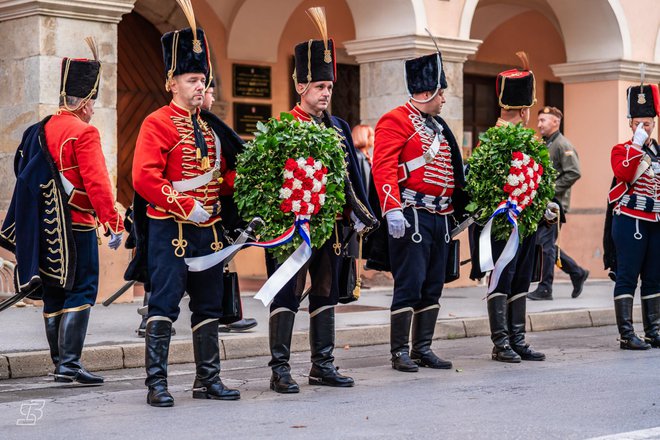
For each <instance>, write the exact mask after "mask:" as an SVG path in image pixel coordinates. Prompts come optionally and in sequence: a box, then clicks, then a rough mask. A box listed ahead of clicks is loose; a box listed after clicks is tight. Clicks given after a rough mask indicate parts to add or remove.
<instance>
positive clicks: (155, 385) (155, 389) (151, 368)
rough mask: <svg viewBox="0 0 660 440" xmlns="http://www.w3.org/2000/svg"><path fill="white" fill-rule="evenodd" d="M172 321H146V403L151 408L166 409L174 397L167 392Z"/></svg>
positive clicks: (161, 318)
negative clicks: (147, 390) (147, 388)
mask: <svg viewBox="0 0 660 440" xmlns="http://www.w3.org/2000/svg"><path fill="white" fill-rule="evenodd" d="M171 336H172V321H170V320H169V319H167V318H164V317H160V316H155V317H151V318H150V319H149V320H148V321H147V328H146V331H145V353H144V355H145V356H144V357H145V359H144V365H145V367H146V370H147V379H146V380H145V381H144V384H145V385H146V386H147V387H149V392H148V394H147V403H148V404H149V405H151V406H157V407H166V406H172V405H174V397H172V395H171V394H170V392H169V391H168V390H167V355H168V354H169V351H170V338H171Z"/></svg>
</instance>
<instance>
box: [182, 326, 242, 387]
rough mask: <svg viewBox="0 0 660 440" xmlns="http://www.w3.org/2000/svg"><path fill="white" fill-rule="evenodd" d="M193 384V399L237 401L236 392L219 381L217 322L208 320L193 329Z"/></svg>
mask: <svg viewBox="0 0 660 440" xmlns="http://www.w3.org/2000/svg"><path fill="white" fill-rule="evenodd" d="M192 336H193V351H194V354H195V366H196V374H195V383H194V384H193V399H215V400H238V399H240V398H241V393H240V391H238V390H234V389H231V388H227V387H225V385H224V384H223V383H222V380H221V379H220V345H219V342H218V320H217V319H209V320H206V321H202V322H201V323H199V324H197V325H196V326H195V327H193V335H192Z"/></svg>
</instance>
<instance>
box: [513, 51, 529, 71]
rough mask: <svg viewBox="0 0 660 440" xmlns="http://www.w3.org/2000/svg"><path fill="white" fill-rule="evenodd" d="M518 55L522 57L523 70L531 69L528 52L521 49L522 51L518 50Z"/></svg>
mask: <svg viewBox="0 0 660 440" xmlns="http://www.w3.org/2000/svg"><path fill="white" fill-rule="evenodd" d="M516 56H517V57H518V58H520V63H521V64H522V70H529V57H527V52H525V51H522V50H521V51H520V52H516Z"/></svg>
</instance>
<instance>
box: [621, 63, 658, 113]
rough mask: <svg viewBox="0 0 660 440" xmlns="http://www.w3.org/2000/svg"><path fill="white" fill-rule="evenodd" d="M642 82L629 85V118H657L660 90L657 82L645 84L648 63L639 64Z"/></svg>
mask: <svg viewBox="0 0 660 440" xmlns="http://www.w3.org/2000/svg"><path fill="white" fill-rule="evenodd" d="M639 74H640V76H641V79H642V80H641V82H640V84H639V85H638V86H631V87H628V90H627V91H626V97H627V98H628V117H629V118H655V117H656V116H658V115H660V91H659V90H658V85H657V84H644V77H645V76H646V64H640V65H639Z"/></svg>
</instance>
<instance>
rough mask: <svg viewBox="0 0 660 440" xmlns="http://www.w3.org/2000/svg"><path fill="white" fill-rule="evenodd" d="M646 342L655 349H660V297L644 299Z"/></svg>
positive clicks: (643, 312)
mask: <svg viewBox="0 0 660 440" xmlns="http://www.w3.org/2000/svg"><path fill="white" fill-rule="evenodd" d="M642 318H643V320H644V340H645V341H646V342H647V343H649V344H651V347H653V348H660V297H658V296H656V297H655V298H648V299H644V297H642Z"/></svg>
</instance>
